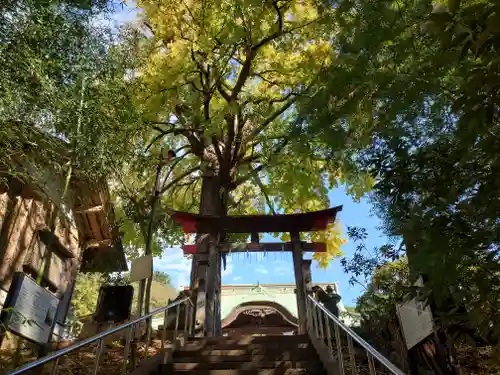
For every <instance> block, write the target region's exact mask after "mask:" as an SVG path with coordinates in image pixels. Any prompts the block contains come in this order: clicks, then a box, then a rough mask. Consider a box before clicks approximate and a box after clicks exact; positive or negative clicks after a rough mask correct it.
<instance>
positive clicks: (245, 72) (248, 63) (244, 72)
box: [231, 0, 283, 100]
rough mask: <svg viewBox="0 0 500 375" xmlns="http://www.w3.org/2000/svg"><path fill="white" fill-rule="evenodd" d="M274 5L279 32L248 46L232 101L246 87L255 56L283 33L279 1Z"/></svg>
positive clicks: (273, 3) (232, 94) (275, 0)
mask: <svg viewBox="0 0 500 375" xmlns="http://www.w3.org/2000/svg"><path fill="white" fill-rule="evenodd" d="M272 5H273V8H274V9H275V11H276V14H277V16H278V20H277V30H276V31H275V32H274V33H272V34H271V35H269V36H267V37H265V38H263V39H262V40H261V41H260V42H259V43H257V44H256V45H253V46H252V45H251V41H250V44H249V45H248V46H247V51H246V53H245V61H244V62H243V66H242V68H241V72H240V74H239V76H238V79H237V80H236V83H235V85H234V87H233V90H232V91H231V99H232V100H235V99H236V98H237V97H238V95H239V93H240V92H241V90H242V88H243V86H244V85H245V82H246V80H247V78H248V76H249V75H250V71H251V68H252V61H253V59H254V57H255V55H256V54H257V51H258V50H259V49H260V48H261V47H263V46H265V45H266V44H267V43H269V42H271V41H273V40H274V39H276V38H277V37H279V36H280V35H281V34H282V32H283V15H282V14H281V9H280V8H279V7H278V1H277V0H274V1H273V2H272Z"/></svg>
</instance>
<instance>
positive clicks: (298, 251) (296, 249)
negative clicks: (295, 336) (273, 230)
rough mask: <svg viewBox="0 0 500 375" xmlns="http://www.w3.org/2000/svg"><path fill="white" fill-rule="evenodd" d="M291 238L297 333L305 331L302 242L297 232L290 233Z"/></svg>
mask: <svg viewBox="0 0 500 375" xmlns="http://www.w3.org/2000/svg"><path fill="white" fill-rule="evenodd" d="M290 237H291V240H292V255H293V269H294V271H295V283H296V285H297V288H296V295H297V312H298V315H299V334H305V333H306V320H307V311H306V286H305V280H304V272H303V268H302V267H303V266H302V243H301V242H300V234H299V233H298V232H292V233H290Z"/></svg>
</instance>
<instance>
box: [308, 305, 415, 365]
mask: <svg viewBox="0 0 500 375" xmlns="http://www.w3.org/2000/svg"><path fill="white" fill-rule="evenodd" d="M308 301H309V302H310V303H312V305H311V308H310V309H308V319H307V320H308V328H309V330H310V331H311V333H313V334H315V335H316V336H318V338H320V339H321V340H324V339H325V338H326V339H327V340H328V348H329V349H330V355H331V357H332V358H333V350H332V347H331V337H330V336H331V332H330V327H329V320H331V321H333V323H334V330H335V341H336V342H337V352H338V357H339V358H338V360H339V368H340V373H341V375H345V371H344V364H343V358H342V349H341V342H340V332H339V328H340V329H341V330H343V331H344V332H345V333H346V334H347V343H348V349H349V356H350V362H351V373H352V375H357V371H356V368H355V367H356V360H355V358H354V348H353V345H352V340H353V339H354V341H356V342H357V343H358V344H359V345H360V346H361V347H362V348H363V349H364V350H365V351H366V353H367V357H368V366H369V370H370V375H375V367H374V366H375V365H374V363H373V359H374V358H375V359H376V360H377V361H378V362H379V363H380V364H381V365H383V366H384V367H385V368H386V369H387V370H389V371H390V372H391V373H392V374H393V375H406V374H405V373H404V372H403V371H401V370H400V369H399V368H397V367H396V366H394V365H393V364H392V363H391V362H390V361H389V360H388V359H387V358H385V357H384V356H383V355H382V354H381V353H379V352H378V351H377V350H376V349H375V348H374V347H373V346H371V345H370V344H368V343H367V342H366V341H365V340H363V339H362V338H361V337H360V336H359V335H358V334H357V333H356V332H354V331H353V330H352V329H351V328H349V327H348V326H346V325H345V324H344V323H342V321H340V319H339V318H337V317H336V316H335V315H333V314H332V313H331V312H330V311H328V309H326V308H325V307H324V306H323V305H322V304H320V303H319V302H318V301H316V300H315V299H314V298H313V297H312V296H310V295H309V296H308ZM314 308H316V309H318V313H317V314H316V313H315V312H314ZM320 312H321V313H322V314H324V316H326V317H327V318H328V319H325V325H326V329H325V330H326V335H327V337H325V332H324V330H323V323H322V322H323V320H322V319H321V314H320Z"/></svg>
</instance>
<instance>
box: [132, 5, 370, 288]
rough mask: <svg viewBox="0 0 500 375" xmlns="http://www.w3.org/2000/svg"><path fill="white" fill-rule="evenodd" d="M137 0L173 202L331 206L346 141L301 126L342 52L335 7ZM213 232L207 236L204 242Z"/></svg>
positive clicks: (283, 208)
mask: <svg viewBox="0 0 500 375" xmlns="http://www.w3.org/2000/svg"><path fill="white" fill-rule="evenodd" d="M137 5H138V7H140V8H142V9H143V12H142V17H143V19H142V21H143V25H144V34H145V38H144V43H143V44H142V48H143V53H144V51H146V58H145V61H144V63H143V64H142V65H141V66H140V67H138V68H137V71H136V72H134V77H135V79H134V80H131V87H132V85H133V84H135V85H136V88H137V97H136V100H137V103H138V106H139V107H140V108H141V111H142V113H143V115H144V122H145V124H146V125H147V132H148V133H146V134H147V135H148V137H149V140H150V143H151V150H154V149H155V148H158V147H159V148H164V149H171V150H174V151H175V154H176V157H175V159H174V160H173V161H172V162H171V163H170V164H169V166H168V168H167V169H168V172H167V173H166V175H165V176H163V177H161V180H162V181H161V188H160V189H159V195H160V196H161V200H162V206H163V207H170V208H175V209H179V208H183V209H185V208H186V202H188V201H189V202H194V201H196V203H195V204H194V205H192V204H191V206H190V209H191V210H194V209H199V212H200V213H201V214H207V215H227V214H235V213H239V214H249V213H265V212H267V213H270V214H273V213H277V212H280V213H291V212H307V211H313V210H318V209H323V208H326V207H328V206H329V204H330V202H329V199H328V190H329V188H330V187H332V186H334V185H335V184H336V183H337V178H338V177H341V174H342V173H343V176H344V178H345V176H346V173H345V168H344V164H343V160H342V158H341V150H339V152H338V153H336V154H333V153H331V148H328V151H326V148H325V147H324V144H323V140H322V139H321V138H320V137H317V138H315V137H311V136H308V137H307V138H303V137H302V131H301V124H300V122H298V121H297V116H296V104H297V103H298V102H299V101H300V100H302V99H304V98H306V97H308V96H309V95H310V94H311V93H312V92H314V90H315V89H316V86H317V81H318V77H319V76H320V73H321V72H322V70H323V69H324V67H325V66H327V65H328V64H330V63H331V61H332V59H334V58H335V54H336V51H335V50H333V49H332V48H331V45H330V40H331V38H333V37H334V35H335V25H334V24H333V23H332V20H333V19H334V17H332V15H333V12H334V11H335V10H334V8H331V7H328V6H325V5H324V3H322V2H320V1H314V0H300V1H298V0H297V1H293V0H289V1H281V0H272V1H261V0H236V1H233V0H231V1H221V0H213V1H210V0H204V1H201V0H200V1H198V0H184V1H179V0H162V1H138V2H137ZM343 171H344V172H343ZM355 177H356V178H357V176H355ZM344 182H348V178H347V179H345V180H344ZM367 187H368V185H367V186H363V187H362V188H367ZM357 191H359V189H358V190H357ZM193 196H194V197H196V199H193ZM339 234H340V233H339V231H338V230H337V231H333V232H332V235H326V236H324V238H326V239H328V240H331V241H329V245H330V246H328V254H327V256H326V257H325V256H323V257H322V262H321V264H322V265H326V264H327V263H328V260H329V259H331V258H333V257H335V256H337V255H338V254H339V253H340V249H339V247H340V245H341V243H342V240H341V239H339V238H338V237H339ZM212 240H213V241H214V242H215V241H218V240H219V239H218V238H213V239H212ZM208 242H210V241H209V240H208V238H206V240H204V241H201V242H199V246H200V249H201V251H202V252H208V249H207V247H208ZM196 263H197V262H193V265H194V270H193V275H195V274H196V269H195V267H196ZM209 272H210V271H209ZM210 277H214V275H209V278H210Z"/></svg>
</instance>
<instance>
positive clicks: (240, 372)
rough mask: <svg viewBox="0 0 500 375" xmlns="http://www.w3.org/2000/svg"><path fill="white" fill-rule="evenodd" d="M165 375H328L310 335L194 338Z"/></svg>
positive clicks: (165, 368) (163, 372) (177, 354)
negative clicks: (310, 339)
mask: <svg viewBox="0 0 500 375" xmlns="http://www.w3.org/2000/svg"><path fill="white" fill-rule="evenodd" d="M161 373H162V374H164V375H206V374H209V375H301V374H304V375H324V374H325V372H324V370H323V368H322V365H321V362H320V360H319V358H318V356H317V354H316V351H315V350H314V348H313V346H312V344H311V343H310V341H309V338H308V337H307V335H301V336H240V337H218V338H207V337H196V338H191V339H190V340H189V341H188V342H187V343H186V346H184V347H183V348H182V349H181V350H179V351H176V352H175V353H174V355H173V361H172V362H171V363H170V364H167V365H166V366H165V367H164V368H163V369H162V371H161Z"/></svg>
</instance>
